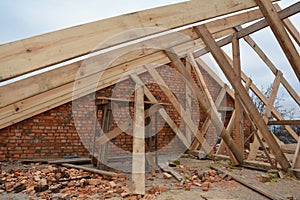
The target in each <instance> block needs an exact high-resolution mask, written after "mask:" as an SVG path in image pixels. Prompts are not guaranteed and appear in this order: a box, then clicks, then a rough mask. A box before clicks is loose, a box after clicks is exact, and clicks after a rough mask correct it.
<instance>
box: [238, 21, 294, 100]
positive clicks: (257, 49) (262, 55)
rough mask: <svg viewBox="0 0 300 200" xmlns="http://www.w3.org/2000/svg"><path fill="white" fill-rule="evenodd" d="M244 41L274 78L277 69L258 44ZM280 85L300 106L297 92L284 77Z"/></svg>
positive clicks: (247, 40) (239, 28)
mask: <svg viewBox="0 0 300 200" xmlns="http://www.w3.org/2000/svg"><path fill="white" fill-rule="evenodd" d="M236 30H237V31H240V30H242V27H240V26H239V27H236ZM244 40H245V41H246V42H247V43H248V44H249V46H250V47H251V48H252V49H253V50H254V51H255V52H256V53H257V55H258V56H259V57H260V58H261V59H262V60H263V61H264V63H265V64H266V65H267V66H268V67H269V69H270V70H271V71H272V73H273V74H274V75H275V76H276V74H277V72H278V69H277V68H276V66H275V65H274V64H273V63H272V61H271V60H270V59H269V58H268V56H267V55H266V54H265V53H264V52H263V50H262V49H261V48H260V47H259V46H258V44H257V43H256V42H254V40H253V39H252V38H251V37H250V36H245V37H244ZM281 83H282V85H283V86H284V87H285V89H286V90H287V92H288V93H289V94H290V96H291V97H292V98H293V99H294V100H295V102H296V103H297V104H298V105H299V106H300V97H299V96H298V94H297V92H296V91H295V90H294V89H293V87H292V86H291V85H290V84H289V82H288V81H287V80H286V79H285V77H282V79H281Z"/></svg>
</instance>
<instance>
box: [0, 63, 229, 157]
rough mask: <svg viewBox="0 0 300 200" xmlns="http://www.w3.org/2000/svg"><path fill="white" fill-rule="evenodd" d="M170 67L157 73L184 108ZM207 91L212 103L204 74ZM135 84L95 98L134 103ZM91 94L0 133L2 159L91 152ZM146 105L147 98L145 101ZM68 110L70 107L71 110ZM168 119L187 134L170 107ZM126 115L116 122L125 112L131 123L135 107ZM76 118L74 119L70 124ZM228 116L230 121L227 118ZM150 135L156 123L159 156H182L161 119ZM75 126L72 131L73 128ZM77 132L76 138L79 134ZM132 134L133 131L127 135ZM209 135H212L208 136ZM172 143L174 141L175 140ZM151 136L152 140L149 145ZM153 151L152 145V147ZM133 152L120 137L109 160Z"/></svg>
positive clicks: (196, 115) (157, 92)
mask: <svg viewBox="0 0 300 200" xmlns="http://www.w3.org/2000/svg"><path fill="white" fill-rule="evenodd" d="M170 69H172V68H170V67H168V66H163V67H160V68H158V72H159V73H160V75H161V76H162V77H163V78H164V80H165V82H166V83H167V85H168V87H169V88H171V91H172V92H173V93H174V94H175V95H176V97H177V99H178V100H179V102H180V103H181V104H182V105H183V107H184V106H185V100H186V93H185V92H186V91H185V87H186V86H185V83H184V81H183V80H182V78H181V77H180V76H179V75H178V73H176V72H175V71H174V70H170ZM202 73H203V75H204V77H205V81H206V83H207V85H208V87H209V90H210V92H211V94H212V97H213V99H216V97H217V95H218V93H219V91H220V89H221V88H220V87H219V86H217V84H216V83H215V82H214V81H213V79H212V78H211V77H209V76H208V75H207V74H206V73H205V72H204V71H203V72H202ZM140 78H141V79H142V80H143V81H144V82H145V83H146V85H147V86H148V88H149V89H150V90H151V92H152V93H153V94H154V96H155V97H156V98H157V100H158V101H159V102H164V103H171V102H170V101H169V99H168V98H167V97H166V96H165V95H164V93H163V92H162V91H161V89H160V88H159V86H158V85H157V84H156V83H155V82H154V80H152V78H151V77H150V75H149V74H147V73H144V74H142V75H140ZM134 87H135V84H134V82H133V81H132V80H126V81H122V82H120V83H119V84H117V85H114V86H111V87H108V88H105V89H103V90H100V91H98V92H97V93H96V97H115V98H122V99H124V98H128V99H133V98H134ZM94 100H95V95H94V94H91V95H87V96H85V97H82V98H80V99H78V100H76V101H75V102H73V104H72V102H69V103H67V104H64V105H62V106H59V107H56V108H54V109H52V110H49V111H47V112H44V113H42V114H39V115H36V116H34V117H32V118H30V119H27V120H24V121H22V122H19V123H17V124H15V125H12V126H9V127H7V128H4V129H1V130H0V160H17V159H20V158H21V159H22V158H33V157H62V156H69V155H74V154H77V155H79V156H88V155H89V151H90V152H91V151H92V146H93V145H92V144H93V134H94V122H95V121H94V120H92V119H94V116H96V113H95V110H96V106H95V104H94ZM145 100H147V98H145ZM195 102H196V101H195V99H193V101H192V104H193V105H194V106H193V109H192V116H193V119H194V120H195V123H196V124H199V126H201V125H202V124H203V122H204V120H205V119H206V117H207V116H206V114H205V112H204V111H203V110H202V108H201V106H199V105H197V104H196V103H195ZM232 102H233V100H232V99H230V98H227V100H226V103H225V104H229V105H232V104H233V103H232ZM72 106H73V107H74V108H72ZM164 107H165V109H166V111H167V113H168V114H169V115H170V116H171V118H172V120H173V121H174V122H175V123H176V124H177V126H179V127H180V130H181V131H182V132H185V128H186V127H185V125H184V123H183V121H182V120H181V119H180V116H179V115H178V113H177V111H176V110H175V109H174V108H173V106H170V105H165V106H164ZM128 108H129V112H128V110H125V111H123V113H122V109H120V110H118V111H119V112H118V114H117V117H116V118H118V120H119V121H122V120H128V115H127V114H128V113H129V114H130V117H131V118H133V116H134V114H133V110H134V109H133V104H131V105H129V106H128ZM74 114H75V116H76V117H75V118H76V120H75V119H74ZM101 117H102V112H99V113H98V125H97V130H100V129H101V127H100V126H101ZM227 117H228V116H227ZM151 121H152V127H151V131H152V132H153V133H154V132H155V123H157V124H158V127H159V128H160V131H159V133H158V147H159V149H160V150H161V152H162V153H172V152H174V151H175V150H176V148H177V149H179V151H181V149H182V148H183V145H182V143H181V141H179V140H178V139H176V138H175V134H174V133H173V131H172V130H171V128H170V127H169V126H168V125H167V124H166V123H165V122H164V121H163V120H162V118H161V117H160V116H158V118H157V119H156V118H155V117H154V116H152V119H151ZM75 124H76V126H75ZM116 126H117V119H114V121H113V126H112V128H114V127H116ZM78 132H80V134H78ZM214 132H215V129H214V128H213V127H212V128H210V129H209V132H208V133H207V136H206V137H207V139H208V140H209V141H215V140H216V135H215V134H213V133H214ZM131 133H132V132H131ZM210 133H211V134H210ZM174 138H175V139H174ZM154 139H155V136H152V140H154ZM152 148H153V149H154V144H153V146H152ZM131 150H132V136H131V135H130V131H129V133H122V134H121V135H119V136H118V137H116V138H115V139H113V140H112V143H110V144H109V152H108V153H109V156H125V155H129V154H130V152H131Z"/></svg>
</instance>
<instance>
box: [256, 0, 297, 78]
mask: <svg viewBox="0 0 300 200" xmlns="http://www.w3.org/2000/svg"><path fill="white" fill-rule="evenodd" d="M255 1H256V3H257V4H258V6H259V7H260V9H261V11H262V13H263V15H264V16H265V18H266V20H267V22H268V23H269V25H270V28H271V29H272V31H273V33H274V35H275V37H276V38H277V41H278V42H279V44H280V46H281V48H282V50H283V51H284V53H285V55H286V57H287V59H288V60H289V62H290V64H291V66H292V68H293V70H294V72H295V74H296V76H297V77H298V80H299V81H300V56H299V53H298V52H297V49H296V48H295V46H294V44H293V42H292V40H291V38H290V37H289V35H288V33H287V31H286V30H285V28H284V25H283V23H282V21H281V19H280V17H279V15H278V13H277V12H276V9H275V8H274V6H273V5H272V3H271V2H270V1H265V0H255Z"/></svg>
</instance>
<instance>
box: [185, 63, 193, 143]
mask: <svg viewBox="0 0 300 200" xmlns="http://www.w3.org/2000/svg"><path fill="white" fill-rule="evenodd" d="M186 70H187V72H188V73H189V74H190V75H191V72H192V71H191V70H192V67H191V64H190V63H189V62H187V63H186ZM185 110H186V113H187V114H188V115H190V116H191V119H192V91H191V89H190V88H189V87H188V85H186V86H185ZM185 137H186V139H187V141H188V142H189V143H192V132H191V130H190V129H189V128H188V126H187V125H186V126H185Z"/></svg>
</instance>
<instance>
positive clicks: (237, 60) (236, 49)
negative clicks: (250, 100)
mask: <svg viewBox="0 0 300 200" xmlns="http://www.w3.org/2000/svg"><path fill="white" fill-rule="evenodd" d="M232 53H233V70H234V72H235V74H236V75H237V76H238V77H241V73H242V72H241V56H240V43H239V39H238V38H237V34H236V33H235V34H234V35H233V39H232ZM239 82H242V80H241V78H240V80H239ZM234 104H235V136H236V138H235V142H236V144H237V146H238V148H239V149H240V151H241V152H244V121H243V107H242V104H241V100H240V96H239V94H238V93H235V101H234Z"/></svg>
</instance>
